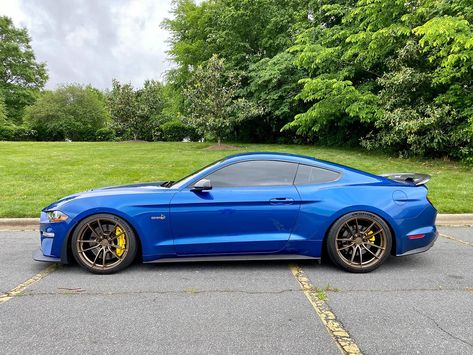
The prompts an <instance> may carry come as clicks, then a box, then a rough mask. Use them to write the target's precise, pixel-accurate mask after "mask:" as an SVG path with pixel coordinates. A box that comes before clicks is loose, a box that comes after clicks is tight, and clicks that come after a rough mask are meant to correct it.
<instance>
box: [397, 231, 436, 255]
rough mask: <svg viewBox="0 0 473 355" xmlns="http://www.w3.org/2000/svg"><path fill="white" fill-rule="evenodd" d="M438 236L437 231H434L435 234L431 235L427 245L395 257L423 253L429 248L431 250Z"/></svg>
mask: <svg viewBox="0 0 473 355" xmlns="http://www.w3.org/2000/svg"><path fill="white" fill-rule="evenodd" d="M438 236H439V233H438V231H437V230H435V232H433V234H432V237H431V240H430V242H429V243H428V244H427V245H424V246H422V247H419V248H415V249H411V250H408V251H406V252H404V253H402V254H396V256H406V255H412V254H418V253H423V252H424V251H427V250H429V249H430V248H432V246H433V245H434V244H435V241H436V240H437V238H438Z"/></svg>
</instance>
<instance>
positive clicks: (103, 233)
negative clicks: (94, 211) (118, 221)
mask: <svg viewBox="0 0 473 355" xmlns="http://www.w3.org/2000/svg"><path fill="white" fill-rule="evenodd" d="M97 224H98V226H99V228H100V233H102V236H104V235H105V231H104V230H103V227H102V224H101V223H100V219H97Z"/></svg>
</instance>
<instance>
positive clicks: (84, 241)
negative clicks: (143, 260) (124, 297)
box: [71, 214, 137, 274]
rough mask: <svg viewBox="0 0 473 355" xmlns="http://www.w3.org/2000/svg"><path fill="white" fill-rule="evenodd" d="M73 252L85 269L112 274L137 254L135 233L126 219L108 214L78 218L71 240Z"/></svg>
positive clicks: (124, 266) (127, 263) (125, 265)
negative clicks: (79, 219)
mask: <svg viewBox="0 0 473 355" xmlns="http://www.w3.org/2000/svg"><path fill="white" fill-rule="evenodd" d="M71 248H72V254H73V255H74V258H75V259H76V261H77V262H78V263H79V265H81V266H82V267H83V268H85V269H86V270H88V271H90V272H93V273H95V274H112V273H114V272H117V271H120V270H122V269H124V268H126V267H127V266H128V265H130V264H131V263H132V262H133V260H134V259H135V256H136V249H137V247H136V236H135V234H134V233H133V230H132V229H131V227H130V226H129V224H128V223H127V222H125V221H124V220H123V219H121V218H119V217H117V216H114V215H110V214H96V215H93V216H90V217H87V218H86V219H84V220H83V221H81V222H80V223H79V224H78V226H77V228H76V229H75V230H74V234H73V235H72V240H71Z"/></svg>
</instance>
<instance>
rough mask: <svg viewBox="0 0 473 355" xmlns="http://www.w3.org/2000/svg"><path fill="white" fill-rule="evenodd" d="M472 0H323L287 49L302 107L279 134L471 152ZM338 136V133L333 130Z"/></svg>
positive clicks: (440, 152) (425, 151) (414, 150)
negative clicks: (302, 73)
mask: <svg viewBox="0 0 473 355" xmlns="http://www.w3.org/2000/svg"><path fill="white" fill-rule="evenodd" d="M472 10H473V7H472V5H471V1H470V0H459V1H455V2H452V1H448V0H416V1H413V2H405V1H401V0H393V1H387V0H336V1H334V0H321V1H318V2H314V9H313V17H312V26H311V27H310V28H309V29H307V30H306V31H304V32H303V33H302V34H300V35H299V36H298V38H297V42H296V45H295V46H293V47H292V48H291V49H290V50H291V51H292V52H293V53H296V54H297V64H298V65H299V66H300V67H301V68H304V69H305V70H306V72H307V73H308V75H307V76H306V77H305V78H303V79H302V80H301V84H302V85H303V88H302V90H301V91H300V93H299V94H298V96H297V97H298V98H299V99H301V100H303V101H304V102H306V103H307V104H308V105H309V108H308V109H307V110H306V111H305V112H303V113H301V114H298V115H297V116H296V117H295V119H294V121H293V122H291V123H290V124H288V125H287V126H286V128H295V129H297V132H298V133H299V134H301V135H304V136H311V135H312V136H314V137H315V138H316V139H319V140H320V141H327V140H328V139H330V138H332V137H333V136H334V135H335V137H336V139H335V143H337V144H346V142H347V141H349V140H352V142H354V143H357V144H358V143H359V142H360V140H361V141H362V143H363V145H364V146H365V147H368V148H370V149H385V150H390V151H394V152H400V153H402V154H419V155H427V156H449V157H454V158H464V157H467V156H468V154H472V152H473V136H472V134H471V123H472V122H471V117H472V116H473V111H472V109H471V107H472V105H471V103H472V102H473V96H472V95H473V94H472V92H473V90H472V89H473V87H472V84H473V77H472V75H473V61H472V59H473V54H472V53H473V52H472V50H471V48H472V47H473V42H472V41H471V38H472V20H473V19H472V16H473V11H472ZM340 133H342V134H340Z"/></svg>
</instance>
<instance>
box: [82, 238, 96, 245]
mask: <svg viewBox="0 0 473 355" xmlns="http://www.w3.org/2000/svg"><path fill="white" fill-rule="evenodd" d="M77 243H97V244H98V243H99V242H97V241H96V240H90V239H89V240H78V241H77Z"/></svg>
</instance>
